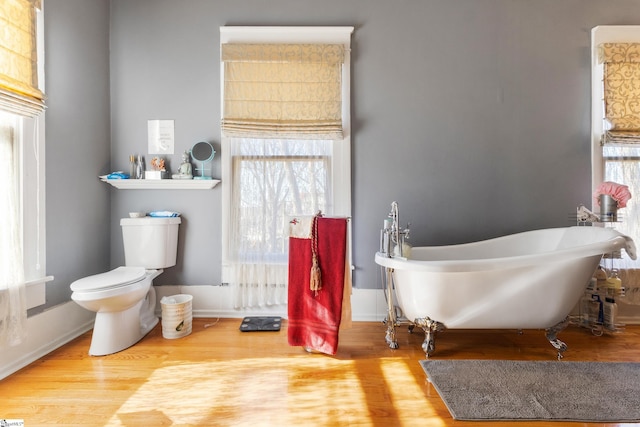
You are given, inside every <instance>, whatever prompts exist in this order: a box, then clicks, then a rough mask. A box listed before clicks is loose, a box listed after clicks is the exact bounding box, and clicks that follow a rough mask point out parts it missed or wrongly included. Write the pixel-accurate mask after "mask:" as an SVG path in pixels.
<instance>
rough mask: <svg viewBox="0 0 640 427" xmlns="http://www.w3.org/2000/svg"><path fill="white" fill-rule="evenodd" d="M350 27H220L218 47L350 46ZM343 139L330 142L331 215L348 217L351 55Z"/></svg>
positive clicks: (225, 156) (226, 158) (228, 174)
mask: <svg viewBox="0 0 640 427" xmlns="http://www.w3.org/2000/svg"><path fill="white" fill-rule="evenodd" d="M352 33H353V27H260V26H258V27H244V26H223V27H220V45H222V44H224V43H341V44H344V45H345V47H346V48H347V52H349V50H350V46H351V34H352ZM220 95H221V96H220V118H221V119H222V115H223V112H224V63H223V62H222V61H220ZM342 125H343V138H342V139H339V140H334V141H333V150H332V151H333V155H332V161H331V176H332V197H333V200H332V201H331V203H332V205H333V215H335V216H346V217H350V216H351V55H350V54H347V55H345V61H344V64H343V67H342ZM230 140H231V138H228V137H225V136H222V137H221V151H222V153H221V175H222V176H221V178H222V180H221V181H222V183H221V186H222V218H221V219H222V283H229V281H230V278H231V277H232V276H231V274H232V271H231V269H232V267H231V260H230V253H229V252H230V251H229V245H228V242H229V241H230V237H231V236H230V229H231V227H230V219H231V191H232V188H233V183H232V181H231V180H232V174H233V170H232V169H233V168H232V166H233V159H232V156H231V153H230V151H231V150H230V149H228V147H229V144H230V143H231V142H230Z"/></svg>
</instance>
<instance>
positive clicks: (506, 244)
mask: <svg viewBox="0 0 640 427" xmlns="http://www.w3.org/2000/svg"><path fill="white" fill-rule="evenodd" d="M621 248H625V249H626V251H627V253H628V254H629V256H630V257H631V258H633V259H635V245H634V243H633V241H632V240H631V239H630V238H629V237H627V236H625V235H623V234H621V233H619V232H617V231H615V230H613V229H610V228H602V227H597V226H593V227H590V226H584V227H582V226H576V227H567V228H553V229H543V230H535V231H528V232H523V233H518V234H512V235H508V236H504V237H498V238H495V239H490V240H484V241H480V242H475V243H468V244H461V245H451V246H436V247H415V248H412V249H411V252H410V258H409V259H407V258H402V257H389V256H388V255H387V254H383V253H380V252H378V253H377V254H376V257H375V261H376V263H377V264H379V265H381V266H383V267H385V269H386V271H387V277H388V279H387V280H388V281H389V280H393V287H392V286H389V288H390V289H391V288H395V295H396V298H397V302H398V305H399V307H400V309H401V310H402V312H403V314H404V316H405V317H406V318H407V319H408V320H409V321H410V322H413V323H414V324H415V325H418V326H421V327H422V328H423V329H424V330H425V333H426V338H425V342H424V343H423V349H424V350H425V353H426V354H427V356H429V355H430V354H431V353H432V352H433V350H434V348H435V345H434V335H435V332H436V331H438V330H442V329H445V328H450V329H546V330H547V338H548V339H549V341H550V342H551V344H552V345H553V346H554V347H555V348H556V349H558V358H561V357H562V352H563V351H564V350H565V349H566V345H565V344H564V343H563V342H561V341H559V340H558V339H557V338H556V335H557V333H558V332H559V331H561V330H562V329H564V328H565V327H566V326H567V324H568V315H569V313H570V312H571V310H572V309H573V307H574V306H575V305H576V303H577V302H578V300H579V299H580V297H581V296H582V295H583V293H584V291H585V289H586V287H587V285H588V283H589V281H590V279H591V277H592V275H593V273H594V272H595V270H596V268H597V267H598V264H599V263H600V260H601V258H602V256H603V254H607V253H610V252H614V251H618V250H620V249H621ZM389 295H391V293H389ZM390 311H391V310H390ZM391 317H393V316H391ZM388 321H390V322H389V323H390V324H389V325H388V326H389V328H393V327H394V325H393V323H394V319H388ZM387 341H388V342H389V345H390V346H391V347H392V348H396V347H397V343H394V341H395V332H394V331H393V330H391V329H389V330H388V332H387ZM394 344H395V347H394Z"/></svg>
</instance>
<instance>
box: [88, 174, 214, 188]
mask: <svg viewBox="0 0 640 427" xmlns="http://www.w3.org/2000/svg"><path fill="white" fill-rule="evenodd" d="M100 180H101V181H102V182H106V183H107V184H111V185H112V186H114V187H115V188H117V189H119V190H210V189H212V188H213V187H215V186H216V185H218V184H219V183H220V180H219V179H106V178H102V177H100Z"/></svg>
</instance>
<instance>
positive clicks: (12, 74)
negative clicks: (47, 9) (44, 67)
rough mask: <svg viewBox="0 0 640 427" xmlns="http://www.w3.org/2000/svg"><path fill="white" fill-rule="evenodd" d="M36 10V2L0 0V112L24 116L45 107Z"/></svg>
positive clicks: (35, 0) (31, 0)
mask: <svg viewBox="0 0 640 427" xmlns="http://www.w3.org/2000/svg"><path fill="white" fill-rule="evenodd" d="M39 7H40V1H39V0H2V1H0V109H3V110H6V111H10V112H14V113H17V114H21V115H25V116H34V115H37V114H38V113H39V112H41V111H42V110H43V108H44V95H43V93H42V92H41V91H40V89H39V88H38V55H37V49H36V8H39Z"/></svg>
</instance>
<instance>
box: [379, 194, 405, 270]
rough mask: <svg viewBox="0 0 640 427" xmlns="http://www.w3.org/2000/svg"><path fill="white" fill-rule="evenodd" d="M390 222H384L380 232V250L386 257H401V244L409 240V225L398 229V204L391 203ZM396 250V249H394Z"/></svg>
mask: <svg viewBox="0 0 640 427" xmlns="http://www.w3.org/2000/svg"><path fill="white" fill-rule="evenodd" d="M389 218H391V221H389V220H386V221H385V224H384V229H383V230H382V235H383V237H382V242H381V250H382V252H383V253H385V254H386V255H387V256H388V257H393V256H400V257H401V256H403V254H402V250H403V248H402V244H403V243H404V241H405V240H409V225H410V224H407V226H406V228H404V229H400V215H399V213H398V203H397V202H392V203H391V212H390V213H389ZM396 248H397V249H396Z"/></svg>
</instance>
